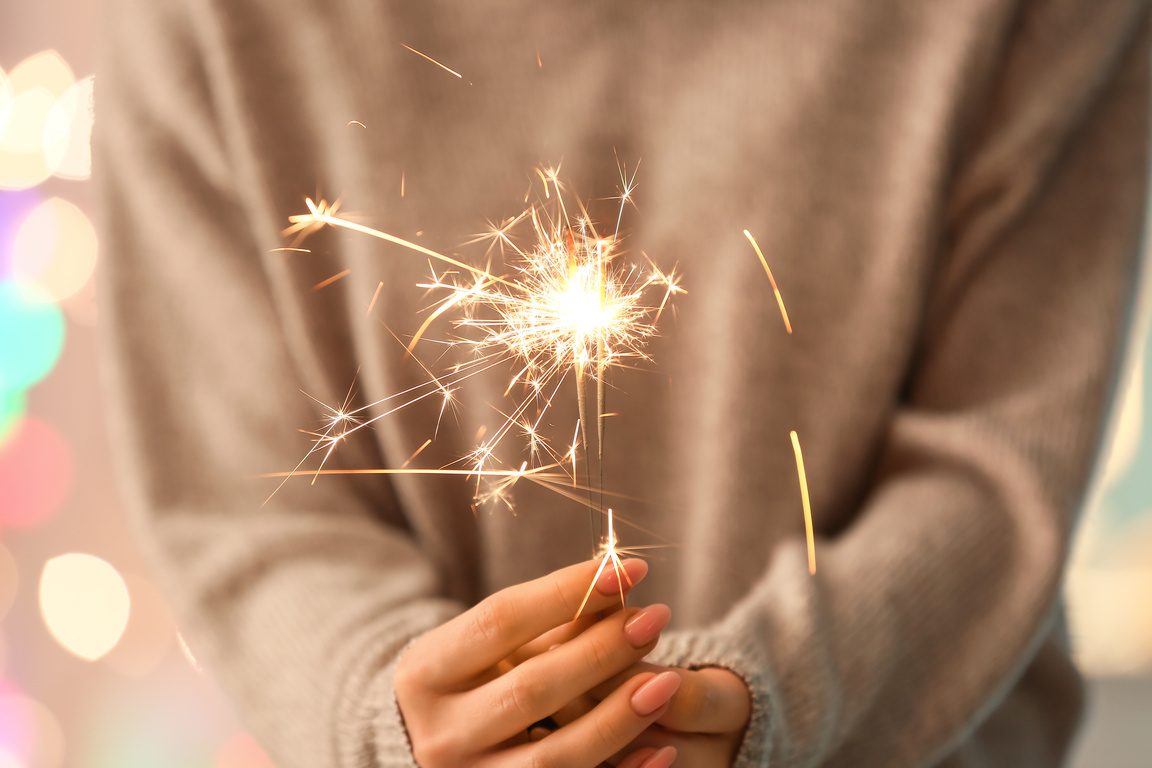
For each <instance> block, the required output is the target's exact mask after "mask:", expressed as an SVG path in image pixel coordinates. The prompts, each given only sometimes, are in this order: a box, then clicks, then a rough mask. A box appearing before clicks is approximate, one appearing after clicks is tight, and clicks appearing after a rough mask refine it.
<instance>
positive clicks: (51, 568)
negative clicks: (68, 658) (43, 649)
mask: <svg viewBox="0 0 1152 768" xmlns="http://www.w3.org/2000/svg"><path fill="white" fill-rule="evenodd" d="M129 605H130V599H129V597H128V587H127V585H126V584H125V583H124V579H123V578H121V576H120V574H119V573H117V571H116V569H115V568H113V567H112V566H111V565H109V564H108V563H107V562H105V561H104V560H101V559H100V558H98V557H95V556H93V555H86V554H78V553H73V554H67V555H60V556H59V557H54V558H52V559H51V560H49V561H48V562H47V564H45V566H44V572H43V574H42V575H41V577H40V613H41V615H42V616H43V617H44V623H45V624H46V625H47V626H48V630H49V631H50V632H51V633H52V636H53V637H55V638H56V640H57V641H59V642H60V644H61V645H62V646H64V648H65V649H67V650H69V651H71V652H72V653H74V654H76V655H77V656H79V657H80V658H82V659H87V660H89V661H93V660H95V659H98V658H100V657H101V656H103V655H104V654H106V653H108V651H110V650H112V648H113V646H115V645H116V643H117V642H118V641H119V640H120V636H121V635H122V634H123V633H124V628H125V627H126V626H127V625H128V614H129Z"/></svg>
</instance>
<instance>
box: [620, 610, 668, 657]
mask: <svg viewBox="0 0 1152 768" xmlns="http://www.w3.org/2000/svg"><path fill="white" fill-rule="evenodd" d="M671 619H672V609H671V608H669V607H668V606H666V605H661V604H660V603H657V604H656V605H650V606H648V607H647V608H645V609H644V610H642V611H640V613H638V614H636V615H635V616H633V617H632V618H631V619H629V620H628V623H627V624H625V625H624V637H626V638H628V643H629V644H630V645H631V646H632V647H633V648H643V647H644V646H646V645H648V643H650V642H652V641H653V640H655V639H656V638H657V637H659V636H660V633H661V632H662V631H663V630H664V627H666V626H668V622H669V621H671Z"/></svg>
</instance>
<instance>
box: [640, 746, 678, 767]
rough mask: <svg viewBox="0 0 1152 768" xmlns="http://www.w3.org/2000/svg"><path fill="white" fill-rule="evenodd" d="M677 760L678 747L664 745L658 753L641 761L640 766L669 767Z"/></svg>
mask: <svg viewBox="0 0 1152 768" xmlns="http://www.w3.org/2000/svg"><path fill="white" fill-rule="evenodd" d="M675 761H676V747H664V749H662V750H660V751H659V752H657V753H656V754H654V755H652V756H651V757H649V758H648V759H647V760H645V761H644V762H642V763H640V768H668V766H670V765H672V763H674V762H675Z"/></svg>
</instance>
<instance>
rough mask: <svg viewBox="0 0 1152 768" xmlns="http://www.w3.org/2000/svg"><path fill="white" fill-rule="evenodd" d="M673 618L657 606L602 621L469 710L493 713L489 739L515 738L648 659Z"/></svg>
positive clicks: (502, 681)
mask: <svg viewBox="0 0 1152 768" xmlns="http://www.w3.org/2000/svg"><path fill="white" fill-rule="evenodd" d="M671 616H672V612H671V610H669V608H668V607H667V606H665V605H654V606H650V607H649V608H645V609H643V610H636V609H629V610H628V611H626V612H623V613H620V614H617V615H614V616H612V617H610V618H607V619H604V620H602V621H599V622H597V623H596V624H595V625H594V626H592V627H590V628H589V629H588V630H586V631H585V632H583V633H582V634H581V635H579V636H578V637H576V638H574V639H572V640H571V641H569V642H567V643H564V644H563V645H560V646H559V647H557V648H555V649H553V650H551V651H549V652H547V653H544V654H540V655H538V656H536V657H534V658H532V659H529V660H528V661H526V662H524V663H523V664H521V665H520V666H518V667H516V668H515V669H513V670H511V671H509V672H508V673H507V674H505V675H502V676H501V677H499V678H497V679H496V680H493V681H491V682H489V683H488V684H486V685H485V686H483V687H482V688H480V689H479V690H478V691H476V692H475V693H476V694H479V695H480V696H481V697H482V698H481V699H480V701H479V702H478V703H477V702H476V701H474V700H473V701H471V702H468V703H466V704H464V705H463V706H467V707H479V708H480V709H481V710H482V711H484V712H487V713H489V716H488V717H487V718H485V723H484V733H485V735H487V736H488V737H489V738H494V739H496V740H497V741H503V740H504V739H506V738H510V737H511V736H512V735H514V734H516V733H518V732H522V731H523V730H524V729H525V728H527V727H528V726H529V725H530V724H531V723H534V722H536V721H538V720H540V719H541V718H544V717H547V716H549V715H552V714H553V713H555V712H557V711H558V710H559V709H561V708H562V707H563V706H564V705H565V704H567V703H569V702H571V701H573V700H574V699H577V698H578V697H580V696H581V695H582V694H583V693H584V692H585V691H587V690H588V689H589V688H591V687H592V686H594V685H596V684H598V683H600V682H602V681H604V680H607V679H608V678H610V677H612V676H613V675H616V674H617V673H619V672H620V671H622V670H625V669H627V668H628V667H630V666H632V665H633V664H635V663H636V662H637V661H639V660H640V659H641V658H643V657H644V655H645V654H646V653H648V652H649V651H651V650H652V648H653V646H654V644H655V642H656V639H657V638H658V637H659V635H660V632H661V630H663V629H664V627H665V626H667V624H668V621H669V619H670V618H671ZM669 674H672V675H674V674H675V673H669ZM470 696H471V695H470ZM640 714H647V712H641V713H640ZM479 735H480V734H477V736H479Z"/></svg>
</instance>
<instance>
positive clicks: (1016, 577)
mask: <svg viewBox="0 0 1152 768" xmlns="http://www.w3.org/2000/svg"><path fill="white" fill-rule="evenodd" d="M1089 6H1090V4H1088V3H1032V4H1030V5H1026V6H1025V10H1024V11H1023V12H1022V14H1021V16H1020V18H1019V19H1018V20H1017V24H1016V28H1015V30H1014V32H1013V36H1012V39H1011V40H1010V41H1009V43H1008V45H1007V46H1006V49H1005V52H1004V55H1003V57H1002V61H1001V65H1000V71H999V73H998V75H997V78H996V80H995V81H994V82H993V84H992V86H991V87H990V88H989V91H988V93H987V94H985V97H984V98H983V99H982V100H981V104H980V108H979V110H977V111H976V115H975V117H974V119H973V120H972V127H971V130H970V138H969V139H968V140H967V146H962V147H961V149H960V150H959V153H958V154H959V156H960V160H959V161H958V163H957V168H956V171H955V173H954V178H953V181H952V186H951V191H950V193H949V197H950V200H949V209H948V210H947V211H945V212H943V214H942V216H943V217H945V218H946V221H945V228H946V232H945V234H944V237H943V238H942V243H941V245H940V252H941V256H940V259H939V266H938V268H937V271H936V274H935V276H934V278H933V281H932V284H931V285H930V287H929V289H928V294H927V296H926V308H925V319H924V324H923V331H922V335H921V340H920V348H919V350H918V353H917V355H916V357H915V359H914V362H913V364H912V367H911V369H910V371H909V373H908V377H907V384H906V388H905V391H904V395H903V397H902V399H901V402H900V403H899V404H898V406H897V407H896V409H895V410H894V412H893V413H892V415H891V419H890V422H889V423H888V425H887V428H886V436H885V440H884V443H883V445H882V448H881V454H880V458H879V461H878V468H877V470H876V473H875V476H874V480H873V482H872V485H871V488H870V491H869V493H868V494H867V496H866V498H865V499H864V501H863V506H862V508H861V509H860V510H859V513H858V515H856V516H855V517H854V520H853V523H852V524H851V525H850V526H849V527H848V528H847V529H845V530H843V531H841V532H838V533H837V534H835V535H833V536H830V537H829V538H826V539H818V540H817V547H816V552H817V562H818V572H817V573H816V575H815V576H813V577H810V576H809V574H808V572H807V560H806V552H805V546H804V542H803V541H802V540H791V541H787V542H784V543H782V544H781V545H780V546H779V547H778V549H777V550H776V552H775V554H774V556H773V558H772V559H771V561H770V563H769V564H768V566H767V568H766V570H765V571H764V572H763V574H762V575H761V576H760V578H759V580H758V582H757V583H756V585H755V586H754V588H753V589H752V590H751V591H750V593H749V594H747V595H746V596H745V597H744V598H743V599H742V600H741V601H740V602H739V603H738V604H737V605H736V606H735V607H734V608H733V609H732V610H731V611H730V612H729V613H728V614H727V615H726V616H725V618H724V619H723V620H721V621H720V622H718V623H717V624H715V625H713V626H707V627H703V628H689V629H684V630H678V631H676V632H668V633H665V636H664V638H663V639H662V641H661V646H660V647H659V648H658V649H657V651H656V652H655V657H658V658H659V660H661V661H662V663H666V664H670V665H676V666H684V667H701V666H724V667H728V668H730V669H732V670H733V671H735V672H737V673H738V674H740V675H741V676H743V678H744V679H745V680H746V682H747V683H748V684H749V687H750V689H751V691H752V694H753V700H754V707H753V710H754V711H753V716H752V720H751V722H750V725H749V728H748V730H747V732H746V737H745V741H744V743H743V745H742V748H741V751H740V753H739V756H738V760H737V764H738V765H739V766H740V767H741V768H750V767H751V766H773V768H778V767H780V766H811V767H814V766H861V765H869V766H881V765H882V766H927V765H936V764H938V763H939V761H941V760H942V759H944V758H945V757H946V756H948V755H950V754H951V755H953V756H954V757H953V762H950V763H948V764H949V765H952V764H961V763H957V762H956V761H957V760H961V761H962V760H963V759H964V758H963V755H973V754H980V753H981V752H982V753H983V754H984V755H985V757H984V759H983V760H981V761H980V762H979V764H980V765H987V764H992V763H991V762H985V760H987V759H988V756H989V755H996V756H999V757H998V758H997V759H995V760H993V762H994V763H995V764H997V765H1001V764H1003V765H1008V764H1011V765H1054V764H1056V763H1057V762H1058V761H1059V759H1060V757H1059V755H1060V754H1061V753H1062V751H1063V748H1064V746H1065V745H1066V743H1067V738H1068V736H1069V734H1068V733H1067V732H1065V733H1055V732H1053V731H1056V730H1060V728H1059V727H1053V725H1052V724H1051V723H1045V722H1043V718H1040V719H1039V720H1040V722H1037V721H1036V719H1035V718H1031V719H1030V718H1029V717H1028V716H1027V715H1026V714H1022V713H1026V712H1027V711H1028V710H1029V705H1028V703H1027V701H1025V700H1024V699H1027V698H1028V697H1049V698H1051V697H1053V696H1056V697H1065V698H1067V697H1069V695H1070V698H1071V699H1072V700H1073V701H1072V703H1071V704H1070V708H1071V709H1072V710H1073V714H1072V716H1071V718H1065V719H1066V720H1068V719H1070V720H1071V721H1072V722H1065V723H1063V726H1066V727H1068V728H1070V727H1071V725H1072V724H1073V723H1074V721H1075V710H1076V709H1077V706H1078V705H1077V703H1076V701H1077V700H1078V699H1077V694H1076V686H1075V685H1074V684H1072V685H1071V687H1069V685H1068V680H1069V678H1071V679H1074V672H1072V670H1071V668H1070V666H1069V662H1068V660H1067V655H1066V653H1064V652H1063V651H1061V650H1060V649H1059V645H1060V643H1059V642H1057V641H1053V640H1051V638H1052V637H1054V636H1056V635H1058V634H1059V632H1057V631H1054V627H1055V625H1056V623H1057V621H1058V616H1059V608H1058V593H1059V589H1060V583H1061V576H1062V572H1063V568H1064V564H1065V560H1066V556H1067V553H1068V547H1069V540H1070V537H1071V534H1072V530H1073V525H1074V519H1075V510H1076V507H1077V505H1078V503H1079V501H1080V498H1081V494H1082V490H1083V486H1084V483H1085V480H1086V476H1087V471H1088V467H1089V465H1090V461H1091V457H1092V453H1093V450H1094V448H1095V447H1096V441H1097V440H1098V431H1099V422H1100V415H1101V412H1102V410H1103V407H1104V403H1105V401H1106V398H1107V397H1108V395H1109V387H1110V386H1111V383H1112V378H1113V373H1114V367H1115V362H1116V350H1117V346H1118V343H1119V340H1120V336H1121V330H1120V327H1121V324H1122V322H1123V320H1124V318H1125V311H1126V309H1127V307H1128V303H1129V298H1130V297H1129V294H1130V290H1131V285H1132V281H1133V274H1134V267H1135V263H1136V255H1137V253H1138V248H1139V237H1140V229H1141V221H1142V215H1143V201H1144V195H1145V183H1146V173H1147V143H1148V114H1147V113H1148V101H1149V77H1148V69H1149V47H1148V23H1147V12H1146V4H1145V3H1143V2H1131V3H1105V4H1101V5H1100V6H1092V10H1091V11H1089V10H1088V8H1089ZM1030 665H1032V667H1031V668H1030ZM1037 665H1039V666H1037ZM1039 667H1044V668H1045V669H1046V670H1047V671H1048V672H1047V673H1045V674H1048V673H1050V674H1049V678H1050V679H1049V680H1048V681H1047V682H1045V681H1038V680H1033V679H1031V678H1032V677H1034V675H1033V671H1035V670H1036V669H1039ZM1026 670H1027V674H1026ZM1053 670H1056V671H1053ZM1069 690H1071V694H1069ZM1010 692H1011V696H1009V694H1010ZM1048 704H1049V705H1050V706H1047V709H1048V710H1049V711H1051V709H1052V706H1053V705H1051V702H1048ZM1054 706H1059V705H1054ZM997 708H1000V709H1001V710H1005V711H1006V709H1011V710H1012V711H1013V712H1015V713H1016V715H1012V716H1011V717H1009V718H1008V719H1007V720H1005V721H1004V722H1006V723H1007V722H1009V721H1011V723H1010V727H1011V728H1013V729H1017V728H1018V730H1013V731H1011V736H1009V737H1007V738H1005V734H1006V731H1005V730H1004V729H1003V728H1000V729H999V731H997V730H996V729H995V728H987V729H983V730H980V729H981V727H982V726H983V725H985V724H987V723H988V722H989V716H990V714H991V713H992V712H994V711H996V710H997ZM1044 708H1045V707H1041V709H1044ZM997 736H999V738H997ZM981 739H983V740H985V741H984V744H983V746H982V747H981V746H978V745H974V742H979V741H980V740H981ZM961 744H963V745H964V746H963V749H960V753H962V756H961V757H956V756H955V755H956V754H957V750H958V749H959V748H960V745H961ZM1013 750H1015V752H1013ZM1010 754H1015V755H1016V758H1010V757H1007V755H1010ZM999 758H1003V761H1001V760H1000V759H999ZM962 764H965V765H967V764H969V763H967V762H962Z"/></svg>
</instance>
